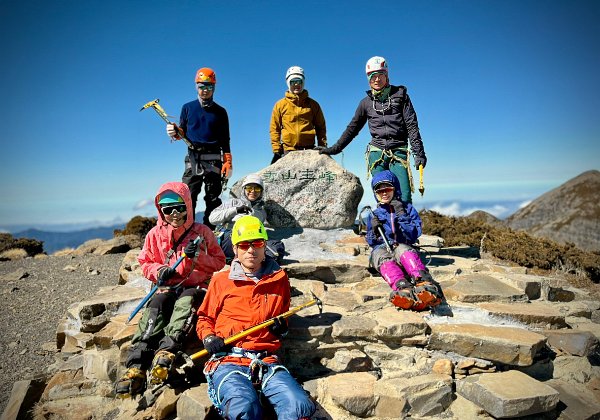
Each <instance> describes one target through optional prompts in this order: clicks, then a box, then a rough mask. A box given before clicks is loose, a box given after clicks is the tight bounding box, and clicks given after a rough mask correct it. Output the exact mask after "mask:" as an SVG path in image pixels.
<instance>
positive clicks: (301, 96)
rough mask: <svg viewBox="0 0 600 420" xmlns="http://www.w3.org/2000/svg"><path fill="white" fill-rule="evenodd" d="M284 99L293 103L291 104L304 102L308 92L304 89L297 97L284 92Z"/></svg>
mask: <svg viewBox="0 0 600 420" xmlns="http://www.w3.org/2000/svg"><path fill="white" fill-rule="evenodd" d="M285 98H286V99H287V100H288V101H290V102H293V103H298V102H302V101H305V100H306V98H308V90H306V89H304V90H303V91H302V92H300V93H299V94H297V95H296V94H295V93H292V92H290V91H289V90H286V91H285Z"/></svg>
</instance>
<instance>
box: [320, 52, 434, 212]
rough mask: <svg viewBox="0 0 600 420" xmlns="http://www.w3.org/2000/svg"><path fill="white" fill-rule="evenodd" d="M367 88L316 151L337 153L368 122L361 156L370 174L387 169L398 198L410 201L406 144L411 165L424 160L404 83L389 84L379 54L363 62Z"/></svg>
mask: <svg viewBox="0 0 600 420" xmlns="http://www.w3.org/2000/svg"><path fill="white" fill-rule="evenodd" d="M366 73H367V78H368V80H369V85H370V86H371V90H368V91H367V96H366V97H365V98H364V99H363V100H361V101H360V103H359V104H358V108H356V112H355V113H354V117H353V118H352V121H350V123H349V124H348V127H346V130H345V131H344V133H343V134H342V136H341V137H340V139H339V140H338V141H337V143H336V144H334V145H333V146H331V147H328V148H325V149H321V150H320V152H319V153H321V154H326V155H337V154H338V153H340V152H341V151H342V150H344V148H345V147H346V146H347V145H348V144H350V142H351V141H352V140H353V139H354V138H355V137H356V136H357V135H358V133H359V132H360V130H361V129H362V128H363V127H364V126H365V123H366V122H367V121H368V122H369V131H370V132H371V141H370V142H369V145H368V146H367V151H366V155H365V159H366V161H367V167H368V171H369V174H370V175H374V174H376V173H378V172H381V171H384V170H390V171H392V172H393V173H394V175H396V177H397V178H398V180H399V181H400V186H401V188H402V201H405V202H408V203H411V202H412V196H411V191H413V190H414V189H413V186H412V174H411V171H410V168H409V164H410V162H409V158H408V146H409V141H410V149H411V153H412V155H413V158H414V162H415V167H416V168H417V169H419V166H420V165H423V167H425V165H426V164H427V157H426V156H425V149H424V148H423V141H422V140H421V134H420V133H419V124H418V122H417V114H416V113H415V110H414V108H413V106H412V102H411V101H410V97H409V96H408V93H407V92H406V87H404V86H394V85H390V81H389V77H388V65H387V62H386V61H385V58H383V57H372V58H370V59H369V61H367V65H366Z"/></svg>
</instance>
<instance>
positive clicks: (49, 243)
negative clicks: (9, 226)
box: [12, 223, 125, 254]
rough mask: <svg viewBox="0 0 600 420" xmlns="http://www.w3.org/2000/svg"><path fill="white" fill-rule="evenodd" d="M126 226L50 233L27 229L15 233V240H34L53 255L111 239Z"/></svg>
mask: <svg viewBox="0 0 600 420" xmlns="http://www.w3.org/2000/svg"><path fill="white" fill-rule="evenodd" d="M124 227H125V224H124V223H122V224H118V225H113V226H103V227H95V228H90V229H83V230H78V231H74V232H49V231H44V230H39V229H27V230H23V231H21V232H16V233H13V234H12V236H13V237H15V238H32V239H37V240H38V241H43V242H44V251H46V253H48V254H51V253H53V252H56V251H59V250H61V249H65V248H77V247H78V246H79V245H81V244H82V243H84V242H85V241H88V240H90V239H110V238H112V237H113V232H114V230H115V229H123V228H124Z"/></svg>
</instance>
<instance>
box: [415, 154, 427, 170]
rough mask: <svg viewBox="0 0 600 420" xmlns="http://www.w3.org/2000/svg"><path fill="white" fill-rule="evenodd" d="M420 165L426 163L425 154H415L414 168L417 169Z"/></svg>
mask: <svg viewBox="0 0 600 420" xmlns="http://www.w3.org/2000/svg"><path fill="white" fill-rule="evenodd" d="M421 165H423V168H425V165H427V156H425V155H423V156H415V168H417V169H419V166H421Z"/></svg>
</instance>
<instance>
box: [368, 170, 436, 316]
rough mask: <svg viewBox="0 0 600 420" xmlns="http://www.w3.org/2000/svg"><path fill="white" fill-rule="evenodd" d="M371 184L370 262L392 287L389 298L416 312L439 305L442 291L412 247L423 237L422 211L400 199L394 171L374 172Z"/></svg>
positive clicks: (395, 303)
mask: <svg viewBox="0 0 600 420" xmlns="http://www.w3.org/2000/svg"><path fill="white" fill-rule="evenodd" d="M371 187H372V188H373V193H374V195H375V199H376V200H377V208H376V209H375V210H374V211H373V216H372V217H370V218H369V219H367V237H366V239H367V242H368V244H369V246H371V248H373V251H372V252H371V256H370V258H369V264H370V265H371V266H372V267H374V268H375V269H377V271H378V272H379V273H380V274H381V276H382V277H383V278H384V279H385V281H386V283H387V284H388V285H389V286H390V287H391V288H392V292H391V294H390V301H391V302H392V303H393V304H394V305H395V306H397V307H399V308H401V309H412V310H416V311H421V310H423V309H427V308H429V307H433V306H437V305H439V304H440V303H441V300H442V293H441V290H440V288H439V286H438V285H437V284H436V283H435V282H434V281H433V279H432V277H431V274H429V270H427V267H425V265H424V264H423V263H422V262H421V259H420V258H419V254H418V253H417V251H416V250H415V249H414V248H413V247H412V246H411V245H412V244H414V243H415V242H416V241H417V239H418V238H419V236H421V226H422V222H421V218H420V217H419V213H417V210H416V209H415V208H414V207H413V205H412V204H410V203H406V202H403V201H402V200H401V198H400V196H401V189H400V183H399V182H398V178H396V175H394V174H393V173H392V172H391V171H388V170H385V171H382V172H378V173H376V174H375V175H373V180H372V181H371ZM381 229H383V234H384V235H385V240H387V244H389V245H390V247H391V250H392V251H391V252H390V251H389V250H388V248H387V245H386V243H385V240H384V238H383V237H382V236H381Z"/></svg>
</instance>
